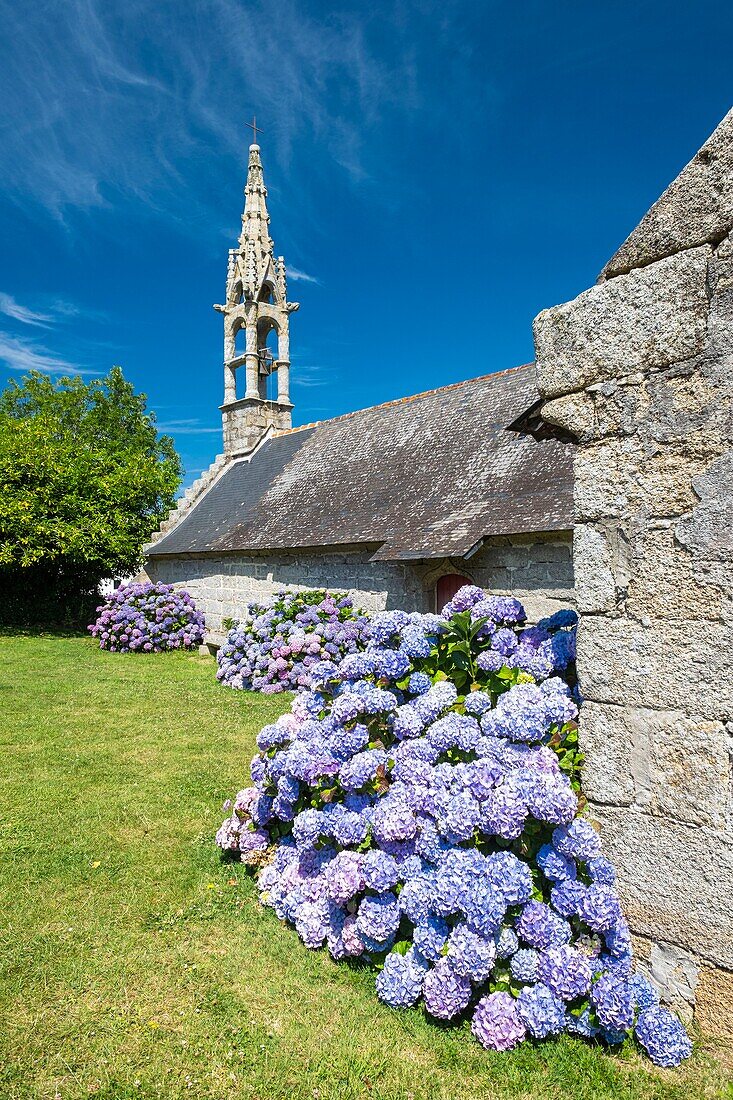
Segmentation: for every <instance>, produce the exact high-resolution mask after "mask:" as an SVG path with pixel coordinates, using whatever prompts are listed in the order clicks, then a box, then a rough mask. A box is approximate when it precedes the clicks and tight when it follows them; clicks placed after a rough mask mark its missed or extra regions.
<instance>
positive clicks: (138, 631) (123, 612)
mask: <svg viewBox="0 0 733 1100" xmlns="http://www.w3.org/2000/svg"><path fill="white" fill-rule="evenodd" d="M97 612H98V617H97V620H96V622H94V623H92V624H91V626H90V627H89V628H88V629H89V631H90V633H91V634H92V635H93V637H95V638H98V639H99V648H100V649H108V650H109V651H110V652H111V653H163V652H165V651H166V650H171V649H194V648H195V647H196V646H198V645H200V644H201V642H203V640H204V626H205V623H204V616H203V613H202V612H201V611H199V610H197V608H196V604H195V603H194V601H193V599H192V597H191V595H190V594H189V593H188V592H186V591H185V590H182V589H176V588H174V587H173V585H171V584H153V583H152V582H150V581H148V582H146V583H143V584H136V583H132V584H123V585H120V587H119V588H117V589H115V591H114V592H113V593H112V595H111V596H110V597H109V598H108V599H107V600H106V601H105V602H104V603H103V604H100V605H99V607H98V608H97Z"/></svg>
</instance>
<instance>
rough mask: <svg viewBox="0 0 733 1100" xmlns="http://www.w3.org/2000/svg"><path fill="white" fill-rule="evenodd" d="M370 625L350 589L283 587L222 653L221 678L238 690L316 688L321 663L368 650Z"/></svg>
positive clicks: (254, 607)
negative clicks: (314, 671) (312, 673)
mask: <svg viewBox="0 0 733 1100" xmlns="http://www.w3.org/2000/svg"><path fill="white" fill-rule="evenodd" d="M367 623H368V619H367V617H366V616H365V615H364V613H363V612H362V611H359V610H357V609H356V608H355V607H354V604H353V601H352V599H351V597H350V596H347V595H346V593H345V592H327V591H325V590H323V589H310V590H306V591H304V592H288V591H287V590H285V589H283V590H281V591H280V592H278V593H277V594H276V595H275V596H273V597H272V598H271V599H270V600H267V601H265V602H264V603H257V602H253V603H250V604H249V606H248V616H247V618H246V619H244V620H243V621H242V622H239V623H236V624H235V625H234V627H233V628H232V630H230V632H229V636H228V638H227V640H226V642H225V643H224V645H223V646H221V648H220V649H219V652H218V654H217V661H218V665H219V667H218V669H217V673H216V675H217V679H218V680H220V681H221V683H223V684H227V685H228V686H229V687H233V688H244V689H245V690H248V691H261V692H263V693H264V694H267V695H274V694H276V693H278V692H282V691H301V690H303V689H304V688H307V687H309V686H310V671H311V669H312V668H313V666H314V665H317V664H319V663H320V662H321V661H340V660H341V658H342V657H345V656H346V655H347V654H348V653H354V652H356V651H357V650H358V649H363V647H364V645H365V644H366V643H365V640H364V634H365V629H366V626H367Z"/></svg>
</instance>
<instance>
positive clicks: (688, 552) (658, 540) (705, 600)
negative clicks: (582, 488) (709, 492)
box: [624, 501, 733, 622]
mask: <svg viewBox="0 0 733 1100" xmlns="http://www.w3.org/2000/svg"><path fill="white" fill-rule="evenodd" d="M721 505H722V507H721V511H725V510H726V508H727V510H728V511H730V513H731V522H733V505H731V504H730V503H728V504H723V502H722V501H721ZM704 522H705V520H703V524H701V525H698V524H693V523H691V522H690V521H689V518H685V519H683V520H681V521H680V522H679V523H677V524H675V522H674V521H670V522H668V523H667V524H666V525H664V526H658V527H650V528H646V529H645V528H643V527H641V528H639V529H637V530H635V531H634V530H633V529H630V530H629V535H628V537H629V540H630V547H629V560H630V568H629V571H628V575H627V577H626V581H625V585H624V587H625V591H626V599H625V610H626V611H627V612H628V613H629V614H630V615H632V616H633V617H634V618H638V619H642V618H644V617H645V616H646V617H649V618H654V619H676V620H678V621H681V622H690V621H693V620H701V619H709V620H712V621H718V620H721V619H723V618H725V617H726V614H727V607H728V601H729V600H730V595H731V588H732V587H733V564H732V563H731V558H730V557H729V558H728V559H724V560H723V561H721V562H720V563H719V564H720V565H721V566H722V568H720V569H717V570H716V569H714V568H710V563H709V562H708V561H707V560H706V558H705V557H704V553H705V552H706V551H707V547H706V546H703V547H698V546H697V545H695V543H694V541H693V540H694V539H695V538H696V537H697V536H699V537H700V538H701V539H702V538H703V537H704V536H703V533H702V526H703V525H704ZM717 527H718V523H717V521H711V523H710V528H711V531H710V532H709V533H712V531H714V530H715V529H716V528H717ZM681 535H682V537H680V536H681ZM685 536H688V537H689V538H690V540H691V542H692V547H688V546H687V545H685V541H684V539H685ZM726 540H727V541H728V542H729V543H730V541H731V537H730V531H729V529H728V528H727V527H725V528H721V529H720V541H719V542H717V541H714V542H713V544H712V546H711V547H710V551H709V552H710V554H711V556H713V555H716V554H718V553H720V552H722V548H723V547H724V546H725V543H726ZM726 562H727V568H726Z"/></svg>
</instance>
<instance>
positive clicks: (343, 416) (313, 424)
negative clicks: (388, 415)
mask: <svg viewBox="0 0 733 1100" xmlns="http://www.w3.org/2000/svg"><path fill="white" fill-rule="evenodd" d="M531 366H532V363H518V364H517V366H516V367H505V368H504V370H496V371H490V372H489V373H488V374H479V375H478V377H477V378H464V379H463V380H462V381H461V382H450V383H449V384H448V385H447V386H436V387H435V388H434V389H432V390H421V391H420V393H411V394H409V395H408V396H407V397H395V398H393V399H392V400H391V401H382V402H380V404H378V405H366V406H365V407H364V408H363V409H353V410H352V411H351V412H347V413H340V414H339V415H338V416H330V417H328V418H327V419H326V420H311V421H310V422H309V423H308V424H298V425H297V427H295V428H281V429H280V431H276V432H273V433H272V435H271V436H270V438H271V439H277V438H279V437H280V436H283V435H292V434H293V433H294V432H302V431H305V430H306V429H307V428H317V427H318V425H319V424H333V423H335V422H336V421H338V420H347V419H348V418H349V417H350V416H359V414H360V413H365V412H372V411H373V410H374V409H388V408H390V406H392V405H406V404H408V403H409V402H410V401H417V400H419V399H420V398H421V397H432V395H433V394H436V393H445V392H446V391H447V390H455V389H458V387H459V386H468V385H470V384H471V383H472V382H484V381H486V379H487V378H499V377H500V376H501V375H504V374H511V372H512V371H515V370H525V369H526V368H527V367H531Z"/></svg>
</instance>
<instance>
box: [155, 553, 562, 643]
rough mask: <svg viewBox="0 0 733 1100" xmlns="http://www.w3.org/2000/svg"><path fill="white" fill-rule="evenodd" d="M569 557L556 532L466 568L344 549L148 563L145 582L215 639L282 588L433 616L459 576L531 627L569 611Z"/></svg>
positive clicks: (455, 562)
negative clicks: (176, 595)
mask: <svg viewBox="0 0 733 1100" xmlns="http://www.w3.org/2000/svg"><path fill="white" fill-rule="evenodd" d="M571 555H572V546H571V536H570V534H569V533H567V532H560V533H558V534H553V535H539V536H535V537H529V536H517V537H516V538H501V539H493V540H491V541H489V542H487V543H486V545H485V546H484V547H482V549H481V550H479V551H478V553H476V554H475V555H474V556H473V558H472V559H471V560H470V562H465V561H463V560H462V559H438V560H430V561H419V562H373V561H370V560H369V558H370V556H371V552H370V551H369V550H365V549H364V548H359V547H343V548H339V549H338V550H335V549H333V550H328V551H327V550H312V551H308V550H298V551H280V552H278V553H271V554H262V555H256V554H241V553H232V554H225V555H219V556H217V555H211V554H207V555H202V554H199V555H195V556H194V555H191V556H190V557H188V558H186V557H175V558H173V557H171V558H149V559H148V562H147V565H146V571H147V574H148V576H149V577H150V579H151V580H156V581H157V580H160V581H165V582H166V583H167V584H181V585H185V586H186V588H188V590H189V591H190V592H191V593H192V595H193V596H194V597H195V599H196V602H197V604H198V605H199V607H200V608H201V609H202V610H203V611H204V613H205V615H206V623H207V627H208V629H209V631H210V632H211V633H213V634H216V633H218V632H219V631H220V630H221V623H222V619H225V618H237V617H241V616H242V615H243V614H244V613H245V611H246V606H247V603H248V602H249V601H250V600H253V599H266V598H267V597H268V596H271V595H272V594H273V593H274V592H276V591H277V590H278V589H279V588H282V587H284V586H287V587H289V588H331V589H338V590H345V591H348V592H350V593H351V595H352V596H353V598H354V601H355V603H356V604H358V605H359V606H360V607H363V608H364V609H365V610H367V611H382V610H384V609H385V608H394V607H400V608H405V609H407V610H414V611H434V610H435V584H436V581H437V580H438V578H439V577H440V576H442V575H444V574H445V573H461V574H465V575H466V576H467V577H468V578H469V579H470V580H472V581H474V582H475V583H476V584H481V585H482V586H483V587H485V588H487V589H488V590H489V591H491V592H496V593H501V594H508V593H512V594H514V595H517V596H518V597H519V598H520V599H521V600H523V602H524V603H525V606H526V608H527V613H528V615H529V617H530V618H531V619H532V620H533V621H536V620H537V619H538V618H541V617H542V616H543V615H547V614H552V612H553V611H556V610H557V609H558V608H560V607H568V606H569V605H572V602H573V566H572V556H571Z"/></svg>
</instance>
